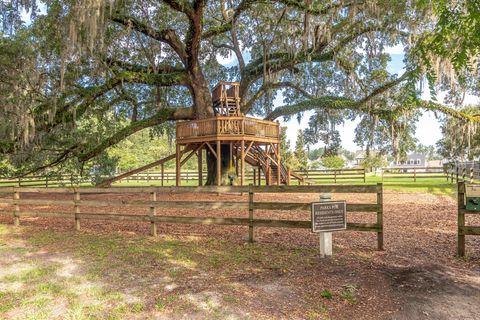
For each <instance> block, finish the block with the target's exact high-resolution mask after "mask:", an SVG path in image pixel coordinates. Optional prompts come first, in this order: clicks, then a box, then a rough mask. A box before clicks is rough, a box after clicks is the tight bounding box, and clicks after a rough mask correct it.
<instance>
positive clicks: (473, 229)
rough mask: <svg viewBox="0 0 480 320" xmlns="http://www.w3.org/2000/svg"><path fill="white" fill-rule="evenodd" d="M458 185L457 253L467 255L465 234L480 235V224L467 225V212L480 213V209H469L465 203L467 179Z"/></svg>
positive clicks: (461, 255)
mask: <svg viewBox="0 0 480 320" xmlns="http://www.w3.org/2000/svg"><path fill="white" fill-rule="evenodd" d="M457 186H458V198H457V199H458V219H457V224H458V231H457V238H458V240H457V254H458V255H459V256H460V257H463V256H465V236H468V235H475V236H480V226H466V225H465V215H466V214H472V215H473V214H480V211H467V206H466V204H465V190H466V188H465V181H459V182H458V183H457Z"/></svg>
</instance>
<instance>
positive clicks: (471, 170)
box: [470, 167, 473, 183]
mask: <svg viewBox="0 0 480 320" xmlns="http://www.w3.org/2000/svg"><path fill="white" fill-rule="evenodd" d="M470 183H473V167H472V168H470Z"/></svg>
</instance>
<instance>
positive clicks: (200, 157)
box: [197, 148, 203, 187]
mask: <svg viewBox="0 0 480 320" xmlns="http://www.w3.org/2000/svg"><path fill="white" fill-rule="evenodd" d="M197 157H198V185H199V186H200V187H201V186H203V148H200V150H198V155H197Z"/></svg>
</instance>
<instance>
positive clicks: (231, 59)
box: [216, 52, 238, 67]
mask: <svg viewBox="0 0 480 320" xmlns="http://www.w3.org/2000/svg"><path fill="white" fill-rule="evenodd" d="M216 58H217V61H218V63H220V64H221V65H223V66H225V67H230V66H232V65H235V64H238V60H237V57H236V56H235V55H234V54H233V53H232V52H230V53H229V55H228V56H227V57H223V56H221V55H220V54H218V53H217V55H216Z"/></svg>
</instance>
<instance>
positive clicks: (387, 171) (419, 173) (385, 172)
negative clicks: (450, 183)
mask: <svg viewBox="0 0 480 320" xmlns="http://www.w3.org/2000/svg"><path fill="white" fill-rule="evenodd" d="M435 178H437V179H438V178H444V179H447V180H448V176H447V174H446V173H445V170H444V168H443V167H404V168H402V167H396V168H382V181H384V180H385V179H411V180H413V181H414V182H417V180H421V179H435Z"/></svg>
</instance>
